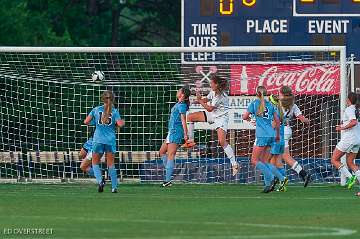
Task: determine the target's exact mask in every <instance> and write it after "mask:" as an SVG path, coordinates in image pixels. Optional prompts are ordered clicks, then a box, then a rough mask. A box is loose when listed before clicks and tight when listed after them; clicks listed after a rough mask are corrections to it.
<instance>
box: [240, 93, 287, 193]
mask: <svg viewBox="0 0 360 239" xmlns="http://www.w3.org/2000/svg"><path fill="white" fill-rule="evenodd" d="M266 94H267V91H266V88H265V87H264V86H258V87H257V88H256V96H257V97H258V99H256V100H254V101H252V102H251V103H250V105H249V106H248V108H247V111H246V112H245V113H244V115H243V119H244V120H248V121H250V120H251V118H250V115H253V116H255V119H256V132H255V136H256V140H255V145H254V148H253V152H252V155H251V163H252V165H253V166H254V167H255V168H256V169H258V170H260V171H261V172H262V173H263V175H264V181H265V188H264V191H263V192H264V193H269V192H271V191H273V190H274V187H275V180H274V175H273V173H272V170H271V169H270V168H268V167H267V165H266V163H267V162H266V161H267V160H268V154H267V151H268V150H269V149H270V147H271V145H272V144H273V143H274V142H275V141H276V142H279V140H280V132H279V126H280V120H279V117H278V115H277V113H276V109H275V107H274V106H273V105H272V104H271V103H270V102H269V101H267V100H265V96H266ZM273 120H274V122H275V130H274V128H273V125H272V122H273ZM261 160H262V161H261Z"/></svg>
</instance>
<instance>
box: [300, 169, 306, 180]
mask: <svg viewBox="0 0 360 239" xmlns="http://www.w3.org/2000/svg"><path fill="white" fill-rule="evenodd" d="M299 175H300V177H301V178H302V179H304V178H305V176H306V175H307V172H306V171H305V170H304V169H302V170H301V171H300V173H299Z"/></svg>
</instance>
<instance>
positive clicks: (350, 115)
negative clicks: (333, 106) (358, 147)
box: [341, 105, 360, 142]
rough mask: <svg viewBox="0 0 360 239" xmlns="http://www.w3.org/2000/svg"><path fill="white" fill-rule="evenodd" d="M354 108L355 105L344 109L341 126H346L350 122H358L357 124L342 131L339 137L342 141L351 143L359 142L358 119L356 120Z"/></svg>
mask: <svg viewBox="0 0 360 239" xmlns="http://www.w3.org/2000/svg"><path fill="white" fill-rule="evenodd" d="M355 111H356V107H355V105H350V106H349V107H347V108H346V109H345V113H344V116H343V118H342V126H346V125H348V124H349V123H350V122H351V120H354V119H355V120H358V124H357V125H356V126H354V127H352V128H350V129H346V130H344V131H343V134H342V135H341V139H342V140H348V141H351V142H360V125H359V124H360V122H359V121H360V119H357V118H356V113H355Z"/></svg>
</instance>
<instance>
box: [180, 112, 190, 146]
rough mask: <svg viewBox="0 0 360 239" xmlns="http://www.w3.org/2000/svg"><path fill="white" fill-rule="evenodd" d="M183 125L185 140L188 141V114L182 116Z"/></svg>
mask: <svg viewBox="0 0 360 239" xmlns="http://www.w3.org/2000/svg"><path fill="white" fill-rule="evenodd" d="M181 123H182V127H183V129H184V140H185V141H187V140H188V139H189V138H188V128H187V123H186V114H181Z"/></svg>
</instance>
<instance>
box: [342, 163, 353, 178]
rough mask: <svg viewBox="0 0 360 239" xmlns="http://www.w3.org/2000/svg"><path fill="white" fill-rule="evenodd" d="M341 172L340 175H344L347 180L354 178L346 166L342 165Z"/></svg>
mask: <svg viewBox="0 0 360 239" xmlns="http://www.w3.org/2000/svg"><path fill="white" fill-rule="evenodd" d="M339 171H340V173H342V174H344V175H345V177H346V178H351V176H352V175H351V173H350V172H349V170H348V169H347V167H346V165H345V164H341V165H340V167H339Z"/></svg>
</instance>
